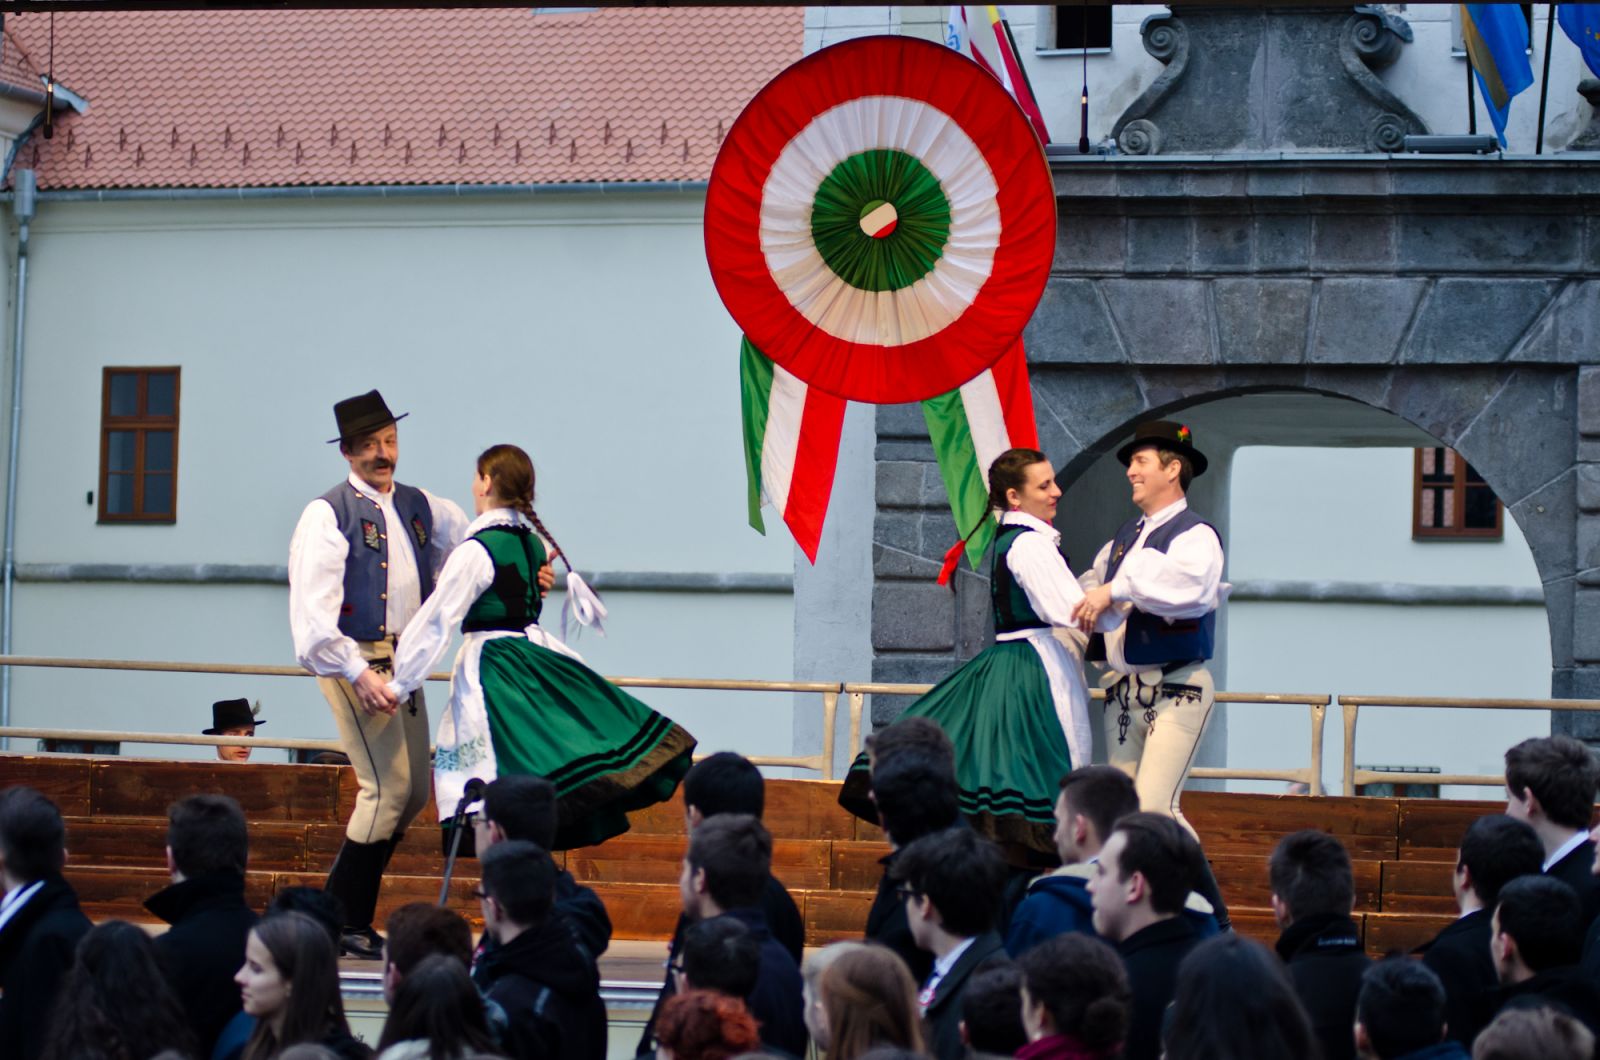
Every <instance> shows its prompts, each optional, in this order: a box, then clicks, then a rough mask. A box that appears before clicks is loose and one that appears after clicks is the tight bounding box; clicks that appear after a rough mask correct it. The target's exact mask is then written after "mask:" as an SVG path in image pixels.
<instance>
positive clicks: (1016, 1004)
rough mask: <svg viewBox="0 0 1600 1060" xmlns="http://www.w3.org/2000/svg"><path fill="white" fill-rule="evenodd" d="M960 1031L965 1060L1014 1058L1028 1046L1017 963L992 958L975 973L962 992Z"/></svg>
mask: <svg viewBox="0 0 1600 1060" xmlns="http://www.w3.org/2000/svg"><path fill="white" fill-rule="evenodd" d="M1113 959H1115V955H1114V954H1113ZM1118 967H1119V968H1120V967H1121V966H1120V965H1119V966H1118ZM960 1030H961V1043H962V1044H963V1045H965V1046H966V1050H967V1051H966V1053H965V1060H997V1058H999V1057H1006V1056H1015V1055H1016V1052H1017V1050H1018V1049H1021V1048H1022V1047H1023V1046H1024V1045H1027V1044H1028V1029H1027V1028H1026V1027H1025V1026H1023V1023H1022V972H1021V971H1020V970H1019V969H1018V968H1017V966H1016V965H1015V964H1013V963H1011V962H1010V961H1009V960H1005V959H1003V958H994V957H991V958H990V959H989V960H987V961H985V962H984V963H983V964H982V965H980V966H979V968H978V970H977V971H976V972H974V973H973V974H972V978H971V979H970V980H969V981H968V982H967V988H966V990H964V991H962V993H961V1025H960Z"/></svg>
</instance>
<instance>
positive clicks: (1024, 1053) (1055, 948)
mask: <svg viewBox="0 0 1600 1060" xmlns="http://www.w3.org/2000/svg"><path fill="white" fill-rule="evenodd" d="M1018 964H1019V965H1020V967H1021V972H1022V1022H1023V1024H1024V1026H1025V1027H1026V1029H1027V1037H1028V1044H1027V1045H1026V1046H1024V1047H1023V1048H1021V1049H1020V1050H1018V1051H1017V1053H1016V1054H1015V1055H1016V1056H1017V1057H1018V1058H1020V1060H1110V1058H1112V1057H1116V1056H1119V1055H1120V1054H1121V1053H1122V1043H1123V1041H1124V1040H1125V1039H1126V1038H1127V1035H1128V1020H1129V1012H1130V1009H1131V1006H1132V1003H1133V995H1132V992H1131V990H1130V988H1129V986H1128V975H1127V973H1126V972H1125V971H1124V970H1123V966H1122V960H1121V958H1119V957H1118V956H1117V952H1116V951H1115V950H1113V949H1112V948H1111V947H1110V946H1108V945H1106V944H1105V943H1104V942H1102V941H1100V940H1099V939H1095V938H1090V937H1089V936H1087V935H1084V934H1081V933H1077V932H1074V933H1071V934H1066V935H1060V936H1057V937H1056V938H1053V939H1047V940H1046V941H1044V942H1041V943H1040V944H1039V945H1037V946H1035V947H1033V948H1032V949H1030V950H1028V952H1027V953H1025V954H1023V955H1022V959H1021V960H1020V961H1019V962H1018Z"/></svg>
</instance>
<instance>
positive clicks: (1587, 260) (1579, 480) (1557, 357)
mask: <svg viewBox="0 0 1600 1060" xmlns="http://www.w3.org/2000/svg"><path fill="white" fill-rule="evenodd" d="M1055 176H1056V190H1057V194H1058V196H1059V201H1060V205H1061V228H1060V234H1059V236H1058V241H1057V254H1056V260H1055V264H1054V269H1053V273H1052V276H1051V279H1050V283H1049V287H1048V289H1047V290H1046V292H1045V296H1044V298H1043V300H1042V302H1041V304H1040V306H1039V309H1038V312H1037V313H1036V314H1035V316H1034V319H1033V321H1032V323H1031V325H1030V326H1029V328H1028V332H1027V347H1028V355H1029V361H1030V367H1031V372H1032V380H1033V391H1034V403H1035V409H1036V413H1037V416H1038V421H1039V429H1040V436H1041V442H1042V445H1043V448H1044V450H1045V451H1046V453H1048V454H1049V455H1050V457H1051V458H1052V460H1053V461H1054V462H1055V464H1056V467H1057V469H1058V473H1059V477H1060V479H1061V480H1062V482H1063V484H1064V486H1065V485H1070V483H1071V482H1072V481H1073V480H1074V479H1075V478H1076V477H1077V476H1079V475H1081V474H1082V473H1083V472H1084V470H1085V469H1086V468H1088V467H1089V466H1090V465H1091V464H1092V463H1093V462H1094V461H1095V460H1096V459H1098V458H1099V457H1100V456H1102V455H1103V454H1105V453H1107V452H1110V451H1111V450H1113V449H1115V447H1116V445H1117V444H1118V443H1119V442H1120V441H1121V440H1123V439H1125V438H1126V437H1127V435H1128V434H1129V432H1130V431H1131V428H1132V425H1133V424H1134V423H1136V422H1137V421H1139V420H1141V419H1144V418H1148V417H1152V416H1156V415H1160V414H1166V413H1173V412H1176V411H1178V410H1181V409H1183V408H1186V407H1190V406H1194V405H1197V404H1202V403H1205V402H1209V401H1213V400H1217V399H1220V398H1224V397H1230V396H1234V395H1238V394H1245V393H1252V392H1270V391H1299V392H1306V391H1310V392H1317V393H1323V394H1330V395H1334V396H1339V397H1346V398H1351V399H1354V400H1357V401H1361V402H1364V403H1366V404H1368V405H1371V406H1374V407H1376V408H1379V409H1383V410H1386V411H1388V412H1392V413H1394V414H1395V415H1396V416H1399V417H1401V418H1402V419H1404V420H1406V421H1408V422H1410V423H1412V424H1414V425H1416V426H1417V427H1419V428H1421V429H1422V430H1424V431H1426V432H1427V433H1428V434H1430V435H1432V436H1433V437H1435V438H1437V439H1438V440H1439V441H1441V442H1443V443H1444V444H1446V445H1450V446H1453V447H1454V448H1456V449H1457V450H1459V451H1460V452H1461V453H1462V454H1463V455H1464V456H1465V457H1466V459H1467V460H1468V461H1469V462H1471V463H1472V464H1473V466H1474V467H1476V468H1477V469H1478V470H1479V471H1480V472H1481V473H1482V474H1483V475H1484V477H1485V479H1486V480H1487V481H1488V482H1489V483H1490V485H1491V486H1493V487H1494V490H1495V492H1496V494H1497V495H1498V496H1499V497H1500V498H1501V500H1502V501H1504V502H1505V504H1506V507H1507V509H1508V510H1509V512H1510V513H1511V515H1512V517H1513V518H1515V519H1516V520H1517V523H1518V525H1519V526H1520V527H1521V529H1522V531H1523V533H1524V534H1525V535H1526V537H1527V539H1528V544H1529V546H1530V548H1531V549H1532V551H1533V556H1534V559H1535V562H1536V564H1537V566H1538V570H1539V574H1540V578H1541V580H1542V581H1543V583H1544V592H1545V598H1546V609H1547V612H1548V615H1549V619H1550V632H1551V651H1552V661H1553V667H1554V669H1553V673H1552V681H1551V692H1552V694H1553V695H1555V696H1562V697H1566V696H1575V697H1581V698H1600V341H1597V340H1600V165H1596V164H1595V162H1594V161H1592V160H1590V161H1585V160H1581V159H1578V158H1574V157H1572V156H1566V157H1565V158H1558V159H1554V160H1509V159H1488V158H1484V159H1477V158H1474V159H1449V158H1426V157H1404V156H1396V157H1391V156H1337V157H1328V156H1323V157H1319V158H1314V159H1313V158H1303V157H1302V158H1294V157H1289V156H1284V155H1262V156H1249V157H1240V156H1231V157H1222V158H1199V157H1191V158H1160V157H1158V158H1146V159H1085V160H1081V161H1079V160H1064V161H1058V162H1056V163H1055ZM877 438H878V441H877V449H876V460H877V466H876V518H875V522H874V529H873V586H874V587H873V601H872V649H873V677H874V679H876V680H884V681H929V680H936V679H938V678H940V677H942V676H944V675H945V674H947V673H949V672H950V671H951V670H952V669H953V668H954V667H955V666H956V665H958V664H959V662H961V661H963V660H965V659H967V658H970V657H971V656H972V655H974V654H975V653H976V652H977V651H978V650H980V649H981V648H982V647H983V645H984V644H985V643H986V639H987V637H988V636H989V632H988V616H987V607H988V600H987V596H988V586H987V582H986V579H985V578H984V577H982V576H980V575H977V574H974V573H973V572H971V571H968V570H965V569H964V568H963V569H962V571H961V573H960V574H958V576H957V579H956V591H955V593H954V594H952V593H951V592H950V591H949V590H948V589H942V588H939V587H937V586H935V585H934V584H933V575H934V573H935V572H936V571H937V568H938V563H939V560H940V557H941V556H942V554H943V552H944V550H945V549H946V548H947V547H948V546H949V545H950V544H951V543H952V542H953V541H954V540H955V527H954V525H953V522H952V520H951V517H950V512H949V508H948V507H947V504H946V499H945V496H944V491H943V488H942V486H941V485H940V482H939V478H938V473H937V469H936V467H935V466H934V465H933V454H932V449H931V446H930V445H929V442H928V440H927V433H926V431H925V429H924V428H923V426H922V420H921V414H920V411H919V409H918V408H917V407H915V406H895V407H885V408H880V409H879V411H878V417H877ZM1304 444H1317V443H1316V441H1315V440H1314V439H1307V440H1306V441H1305V443H1304ZM1087 558H1088V557H1082V559H1084V560H1087ZM899 706H900V705H899V704H897V703H895V702H892V701H890V700H888V699H886V698H885V699H884V701H883V702H881V703H878V704H875V705H874V719H875V721H877V722H878V723H880V724H881V723H883V722H885V721H887V720H889V719H890V718H892V716H893V715H894V714H895V713H897V712H898V709H899ZM1593 717H1594V716H1592V715H1585V716H1578V717H1571V718H1569V717H1567V716H1565V715H1558V716H1557V722H1556V724H1557V725H1558V726H1561V725H1565V726H1567V727H1568V729H1569V731H1573V732H1576V733H1580V734H1582V735H1585V736H1591V737H1600V724H1595V723H1594V722H1593V721H1591V718H1593Z"/></svg>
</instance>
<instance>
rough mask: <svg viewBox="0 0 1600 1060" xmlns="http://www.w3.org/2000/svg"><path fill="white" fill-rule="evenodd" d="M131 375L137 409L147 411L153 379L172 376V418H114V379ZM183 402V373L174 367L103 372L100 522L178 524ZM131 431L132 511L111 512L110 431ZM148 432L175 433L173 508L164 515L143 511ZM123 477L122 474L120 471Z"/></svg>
mask: <svg viewBox="0 0 1600 1060" xmlns="http://www.w3.org/2000/svg"><path fill="white" fill-rule="evenodd" d="M114 375H132V376H135V377H136V378H137V379H138V380H139V384H138V390H137V391H136V393H137V403H136V405H135V407H136V408H139V409H144V408H146V405H147V396H148V392H149V386H150V377H151V376H156V375H170V376H172V415H170V416H150V415H133V416H113V415H112V414H111V377H112V376H114ZM182 401H183V371H182V369H181V368H179V367H177V366H175V365H149V366H139V365H116V366H107V367H105V368H103V369H101V372H100V497H99V520H98V521H99V522H101V523H108V524H122V523H146V524H148V523H158V524H167V523H176V522H177V521H178V449H179V447H178V420H179V411H180V410H181V408H182ZM112 431H132V432H133V435H134V441H133V511H132V512H124V513H117V512H109V511H107V510H106V500H107V496H108V495H109V493H110V491H109V489H108V488H107V487H108V486H109V484H110V477H111V432H112ZM149 431H171V432H172V508H171V510H170V511H165V512H147V511H145V508H144V486H145V473H146V469H145V466H144V458H145V435H146V433H147V432H149ZM119 474H121V472H119Z"/></svg>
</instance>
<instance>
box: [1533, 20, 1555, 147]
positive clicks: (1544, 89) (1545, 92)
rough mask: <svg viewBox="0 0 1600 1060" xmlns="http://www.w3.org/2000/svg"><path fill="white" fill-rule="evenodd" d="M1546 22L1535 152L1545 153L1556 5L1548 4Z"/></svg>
mask: <svg viewBox="0 0 1600 1060" xmlns="http://www.w3.org/2000/svg"><path fill="white" fill-rule="evenodd" d="M1545 7H1546V8H1547V10H1546V12H1545V23H1544V76H1543V77H1542V78H1540V80H1539V137H1538V140H1537V141H1536V143H1535V145H1534V148H1533V153H1534V154H1536V155H1542V154H1544V104H1545V100H1547V99H1548V98H1549V97H1550V43H1551V41H1553V40H1554V39H1555V32H1556V5H1554V4H1546V5H1545Z"/></svg>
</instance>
